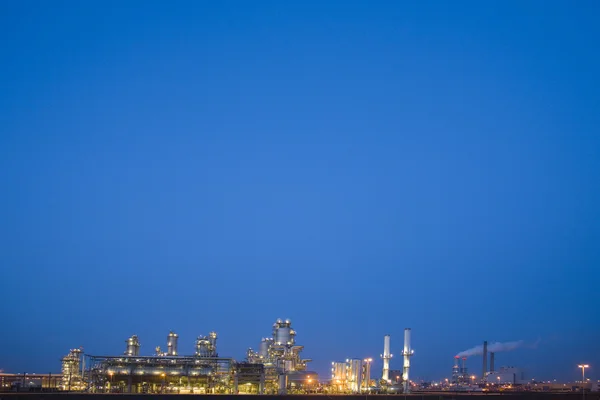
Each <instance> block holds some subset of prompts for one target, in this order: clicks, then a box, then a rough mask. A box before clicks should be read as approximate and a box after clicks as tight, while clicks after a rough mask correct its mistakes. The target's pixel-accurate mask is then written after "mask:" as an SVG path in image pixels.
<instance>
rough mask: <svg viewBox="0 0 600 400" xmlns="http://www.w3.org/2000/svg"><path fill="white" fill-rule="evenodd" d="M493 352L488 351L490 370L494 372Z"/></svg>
mask: <svg viewBox="0 0 600 400" xmlns="http://www.w3.org/2000/svg"><path fill="white" fill-rule="evenodd" d="M494 355H495V353H494V352H490V372H494Z"/></svg>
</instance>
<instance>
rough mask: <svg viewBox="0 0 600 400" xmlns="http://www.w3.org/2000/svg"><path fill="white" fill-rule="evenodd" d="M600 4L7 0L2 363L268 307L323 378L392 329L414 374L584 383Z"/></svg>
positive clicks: (242, 328) (243, 338)
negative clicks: (408, 332)
mask: <svg viewBox="0 0 600 400" xmlns="http://www.w3.org/2000/svg"><path fill="white" fill-rule="evenodd" d="M599 11H600V10H599V6H598V3H597V2H594V1H578V2H575V3H573V2H568V1H544V2H542V1H528V2H521V1H486V2H481V1H466V0H465V1H462V2H445V1H404V2H396V1H376V2H371V1H369V2H367V1H253V2H244V1H219V2H209V1H179V2H166V1H163V2H161V1H133V0H132V1H127V2H118V1H87V2H74V1H73V2H70V1H57V2H42V1H5V2H2V4H0V48H1V49H2V51H1V52H0V89H1V90H0V183H1V184H2V188H3V190H2V196H0V221H2V223H1V224H0V265H1V266H2V279H1V280H0V304H1V305H2V309H1V311H2V320H3V324H2V326H3V329H0V339H1V340H2V342H3V343H5V345H4V346H1V347H0V368H3V369H5V370H7V371H14V372H27V371H31V372H33V371H36V372H46V371H58V370H59V368H60V366H59V359H60V357H61V356H62V355H64V354H65V353H66V352H67V351H68V349H69V348H72V347H78V346H83V347H84V348H85V350H86V352H89V353H91V354H116V353H121V352H122V351H123V350H124V340H125V339H126V338H127V337H128V336H129V335H131V334H137V335H139V336H140V339H141V343H142V353H144V354H151V353H152V351H153V349H154V347H155V346H156V345H162V346H164V345H165V341H166V335H167V333H168V331H169V329H174V330H176V331H177V332H178V333H179V334H180V351H182V352H184V353H185V352H189V353H191V352H192V351H193V341H194V339H195V337H196V336H198V335H200V334H207V333H208V332H209V331H211V330H216V331H217V332H218V333H219V352H220V354H222V355H228V356H233V357H235V358H237V359H242V358H243V357H244V354H245V351H246V349H247V348H248V347H249V346H252V347H257V346H258V342H259V340H260V338H261V337H263V336H267V335H269V334H270V329H271V324H272V323H273V322H274V321H275V319H276V318H279V317H281V318H291V319H292V321H293V323H294V326H295V329H296V330H297V331H298V337H297V340H298V342H299V343H300V344H303V345H305V346H306V348H305V352H304V355H305V356H306V357H310V358H313V359H314V360H315V361H314V364H313V369H315V370H317V371H319V372H321V373H322V374H323V375H325V374H326V373H327V371H328V365H329V363H330V362H331V361H334V360H341V359H345V358H347V357H367V356H378V355H379V354H380V353H381V352H382V347H383V335H384V334H387V333H389V334H391V335H392V352H393V353H395V354H397V355H398V354H399V352H400V350H401V348H400V346H401V337H402V333H403V329H404V328H405V327H411V328H412V329H413V344H414V348H415V350H416V356H415V357H414V359H413V365H414V369H413V371H414V372H413V376H414V377H415V378H419V377H421V378H425V379H432V378H443V377H446V376H447V375H449V373H450V369H451V366H452V357H453V356H454V355H455V354H456V353H458V352H459V351H462V350H465V349H467V348H470V347H472V346H474V345H477V344H480V343H481V342H482V341H483V340H485V339H487V340H489V341H494V340H498V341H509V340H521V339H522V340H526V341H527V342H528V343H533V342H535V341H536V340H538V339H540V342H539V345H538V346H537V349H531V348H523V349H519V350H516V351H514V352H511V353H504V354H502V355H500V354H498V355H497V365H508V364H510V365H516V366H520V367H522V368H524V369H526V371H527V372H528V376H530V377H536V378H538V377H539V378H548V379H549V378H564V379H575V378H577V376H578V375H577V374H578V370H577V368H576V364H577V363H579V362H587V363H590V364H591V366H592V368H590V371H589V373H590V374H591V375H590V376H595V377H598V378H600V375H598V372H597V371H600V358H599V357H600V347H599V346H600V345H599V344H598V341H597V337H598V335H599V334H600V317H599V315H600V314H599V313H598V311H597V310H598V305H599V304H600V296H599V295H598V289H597V288H598V282H599V278H600V273H599V272H598V271H599V265H600V247H599V246H598V244H599V243H600V207H599V206H598V204H600V137H599V127H600V113H598V110H599V107H600V94H599V93H600V92H599V88H600V82H599V80H600V78H599V75H598V73H597V71H598V70H600V56H599V55H598V51H597V49H598V47H599V45H600V40H599V39H600V31H599V28H598V27H597V24H596V21H597V19H598V16H599V15H600V13H599ZM395 360H396V361H393V362H392V368H393V369H396V368H399V367H400V362H399V359H395ZM380 365H381V364H380V362H379V361H377V363H376V366H375V367H374V368H375V369H377V368H380ZM469 366H470V367H471V369H472V371H473V372H477V373H478V372H480V370H481V361H480V358H477V359H475V358H474V359H473V360H471V361H470V362H469ZM594 366H597V367H594ZM375 369H374V370H375ZM595 371H596V372H595Z"/></svg>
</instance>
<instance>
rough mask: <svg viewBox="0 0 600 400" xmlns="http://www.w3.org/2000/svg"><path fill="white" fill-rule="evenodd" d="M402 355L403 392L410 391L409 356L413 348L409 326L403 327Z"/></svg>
mask: <svg viewBox="0 0 600 400" xmlns="http://www.w3.org/2000/svg"><path fill="white" fill-rule="evenodd" d="M402 355H403V356H404V368H403V370H402V380H403V382H402V384H403V386H404V393H405V394H406V393H410V378H409V371H410V357H411V356H412V355H413V350H412V348H411V345H410V328H406V329H404V350H402Z"/></svg>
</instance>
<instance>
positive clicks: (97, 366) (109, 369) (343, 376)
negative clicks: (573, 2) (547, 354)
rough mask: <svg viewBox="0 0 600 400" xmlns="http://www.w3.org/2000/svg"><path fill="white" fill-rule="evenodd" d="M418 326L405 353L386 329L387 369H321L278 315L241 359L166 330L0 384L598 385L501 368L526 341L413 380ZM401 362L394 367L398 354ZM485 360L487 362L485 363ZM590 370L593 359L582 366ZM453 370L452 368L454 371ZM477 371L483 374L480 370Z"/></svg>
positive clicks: (332, 388) (92, 388) (407, 334)
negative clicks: (186, 344) (160, 336)
mask: <svg viewBox="0 0 600 400" xmlns="http://www.w3.org/2000/svg"><path fill="white" fill-rule="evenodd" d="M411 332H412V331H411V329H410V328H406V329H404V341H403V346H402V347H401V349H402V350H401V351H400V352H399V354H398V355H399V356H400V357H397V358H394V355H393V354H392V336H391V335H389V334H388V335H384V336H383V352H382V353H381V354H380V357H381V360H382V368H381V370H379V371H373V370H372V367H373V359H372V358H359V357H354V358H347V359H345V360H343V361H333V362H331V375H330V376H319V374H318V373H317V372H316V371H314V370H311V369H310V368H309V364H310V362H311V361H312V360H311V359H310V358H305V357H303V352H304V346H302V345H300V344H298V343H297V341H296V336H297V332H296V331H295V330H294V329H293V327H292V322H291V321H290V320H289V319H285V320H283V319H277V320H276V321H275V323H274V324H273V325H272V327H271V334H270V336H265V337H263V338H262V339H260V340H257V342H258V347H257V349H256V350H254V349H252V348H248V350H247V352H246V357H245V359H244V360H240V361H236V360H234V359H233V358H231V357H224V356H221V355H220V354H219V352H218V347H217V339H218V335H217V333H216V332H209V333H208V335H200V336H198V337H197V338H196V339H195V340H194V341H193V344H194V351H193V353H192V354H181V353H180V351H179V335H178V334H177V333H175V332H173V331H171V332H169V333H168V334H167V335H166V343H165V344H166V346H165V347H164V348H161V347H160V346H156V347H154V352H153V354H152V355H141V353H140V349H141V347H142V345H141V342H140V338H139V337H138V336H137V335H132V336H130V337H129V338H127V339H126V340H125V344H124V348H123V350H122V353H121V354H117V355H92V354H87V353H84V351H83V349H82V348H76V349H72V350H70V351H69V352H68V354H67V355H65V356H64V357H62V359H61V361H62V369H61V373H60V374H48V375H43V374H6V373H3V372H2V371H0V391H6V390H12V391H35V390H41V391H66V392H82V393H135V394H144V393H148V394H151V393H168V394H272V395H282V394H306V393H314V394H319V393H321V394H396V393H403V394H408V393H411V392H413V391H414V392H420V393H424V392H436V391H451V392H486V391H506V390H528V391H543V390H548V391H549V390H553V391H557V390H560V391H573V390H578V389H579V390H583V389H586V388H588V387H589V389H586V390H594V388H596V389H597V386H598V385H597V384H593V383H592V382H586V381H585V379H583V380H582V381H581V383H580V384H579V385H576V386H574V385H567V384H564V385H557V384H556V383H554V384H550V382H547V383H544V382H539V383H538V382H535V381H527V380H525V376H524V373H523V372H522V371H521V370H520V369H519V368H516V367H513V366H502V367H500V368H496V365H495V364H496V362H497V353H500V352H504V351H510V350H514V349H516V348H519V347H520V346H522V345H523V342H522V341H520V342H507V343H499V342H491V343H490V344H488V342H487V341H485V342H483V344H482V345H478V346H475V347H473V348H471V349H469V350H465V351H462V352H460V353H458V354H456V356H454V363H453V364H452V369H451V378H449V379H448V378H446V379H445V380H442V381H439V382H423V381H420V382H414V381H412V380H411V379H410V368H411V360H412V357H413V356H414V350H413V349H412V345H411ZM473 356H481V357H482V362H483V364H482V370H481V373H480V374H477V373H475V374H472V373H471V372H470V371H469V369H468V367H467V361H468V360H471V361H472V357H473ZM398 358H400V359H401V362H400V360H399V361H398V362H399V363H401V364H402V366H401V369H400V368H399V369H392V366H391V365H390V364H391V363H392V361H393V360H396V359H398ZM480 365H481V364H480ZM580 367H581V368H582V370H583V374H585V368H588V367H589V366H588V365H581V366H580ZM449 372H450V370H449ZM476 374H477V375H476Z"/></svg>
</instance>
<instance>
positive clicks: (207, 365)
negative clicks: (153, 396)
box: [63, 332, 236, 393]
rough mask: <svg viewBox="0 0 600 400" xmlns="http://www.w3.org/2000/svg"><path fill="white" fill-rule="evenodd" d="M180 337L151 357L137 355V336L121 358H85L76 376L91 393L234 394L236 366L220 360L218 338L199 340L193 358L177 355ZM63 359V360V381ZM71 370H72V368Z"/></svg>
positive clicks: (169, 340) (171, 337)
mask: <svg viewBox="0 0 600 400" xmlns="http://www.w3.org/2000/svg"><path fill="white" fill-rule="evenodd" d="M178 339H179V336H178V335H177V334H176V333H174V332H169V334H168V335H167V351H166V352H163V351H162V350H161V348H160V347H156V348H155V354H154V355H152V356H141V355H140V347H141V345H140V341H139V338H138V337H137V336H136V335H133V336H131V337H130V338H129V339H127V340H126V347H125V351H124V353H123V355H121V356H96V355H86V357H85V358H84V362H85V363H86V365H87V369H85V368H83V369H82V371H83V372H82V374H81V375H80V376H76V377H75V378H74V379H75V381H76V382H79V381H80V380H81V381H83V382H85V386H86V391H89V392H92V393H98V392H109V393H232V392H233V391H234V390H235V379H234V371H235V366H236V365H235V363H234V360H233V359H232V358H227V357H219V355H218V353H217V334H216V332H211V333H210V334H209V335H208V336H199V337H198V338H197V339H196V341H195V342H194V344H195V354H193V355H180V354H179V352H178ZM74 356H75V355H73V357H74ZM64 369H65V359H63V377H64V376H65V373H64ZM72 369H73V368H72Z"/></svg>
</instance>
